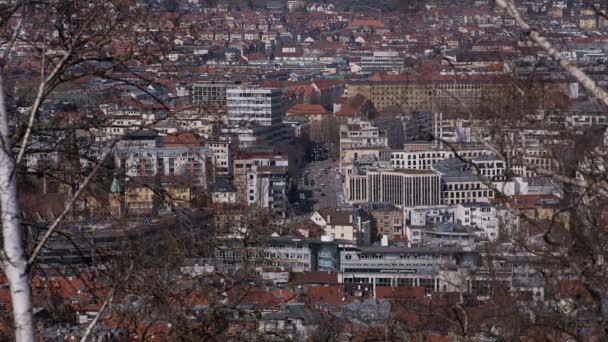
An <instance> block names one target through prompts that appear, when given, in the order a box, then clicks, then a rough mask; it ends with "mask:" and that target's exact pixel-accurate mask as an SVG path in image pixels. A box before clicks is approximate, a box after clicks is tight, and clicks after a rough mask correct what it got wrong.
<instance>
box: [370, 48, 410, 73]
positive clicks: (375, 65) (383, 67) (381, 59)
mask: <svg viewBox="0 0 608 342" xmlns="http://www.w3.org/2000/svg"><path fill="white" fill-rule="evenodd" d="M404 67H405V59H404V58H403V56H400V55H399V52H397V51H374V53H373V55H372V56H363V57H361V68H362V69H363V71H402V70H403V69H404Z"/></svg>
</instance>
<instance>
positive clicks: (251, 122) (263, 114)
mask: <svg viewBox="0 0 608 342" xmlns="http://www.w3.org/2000/svg"><path fill="white" fill-rule="evenodd" d="M226 96H227V98H226V106H227V108H228V124H229V125H230V126H232V127H254V126H266V127H270V126H278V125H280V124H281V122H282V120H283V117H284V116H285V106H284V103H283V95H282V93H281V90H280V89H276V88H263V87H255V86H241V87H238V88H234V89H229V90H227V92H226Z"/></svg>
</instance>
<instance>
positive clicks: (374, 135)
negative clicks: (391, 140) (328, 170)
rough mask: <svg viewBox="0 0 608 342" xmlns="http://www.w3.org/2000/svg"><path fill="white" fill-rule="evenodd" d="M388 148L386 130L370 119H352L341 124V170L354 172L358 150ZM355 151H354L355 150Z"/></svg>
mask: <svg viewBox="0 0 608 342" xmlns="http://www.w3.org/2000/svg"><path fill="white" fill-rule="evenodd" d="M367 148H370V149H372V150H375V149H377V148H381V149H382V148H388V139H387V136H386V132H385V131H383V130H381V129H379V128H377V127H375V126H373V124H372V123H371V122H370V121H364V120H358V119H356V120H352V121H351V122H350V123H349V124H346V125H341V126H340V172H341V173H342V174H346V173H350V172H352V167H353V165H354V162H355V161H356V160H357V158H358V156H359V154H358V150H363V149H367ZM353 151H354V152H353Z"/></svg>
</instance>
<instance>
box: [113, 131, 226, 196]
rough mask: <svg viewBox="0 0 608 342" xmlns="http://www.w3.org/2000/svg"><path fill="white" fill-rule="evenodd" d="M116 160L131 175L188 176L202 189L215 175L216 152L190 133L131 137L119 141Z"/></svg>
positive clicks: (118, 166)
mask: <svg viewBox="0 0 608 342" xmlns="http://www.w3.org/2000/svg"><path fill="white" fill-rule="evenodd" d="M114 159H115V164H116V167H117V168H118V169H123V170H124V172H125V174H126V175H127V176H129V177H137V176H149V177H151V176H157V175H159V176H185V177H189V178H190V179H191V180H192V182H193V183H195V184H196V185H197V186H200V187H203V188H206V187H207V183H208V181H210V180H211V179H212V178H213V172H211V170H212V167H211V165H213V164H214V161H213V154H212V153H211V151H210V150H209V149H208V148H207V147H204V146H202V144H201V143H200V140H199V139H198V138H197V137H196V136H195V135H194V134H191V133H185V134H181V135H177V136H165V137H156V136H154V134H149V135H143V134H140V135H136V136H128V137H126V138H124V139H123V140H122V141H121V142H120V143H119V144H117V147H116V148H115V150H114Z"/></svg>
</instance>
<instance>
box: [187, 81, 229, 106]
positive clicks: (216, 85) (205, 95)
mask: <svg viewBox="0 0 608 342" xmlns="http://www.w3.org/2000/svg"><path fill="white" fill-rule="evenodd" d="M239 85H240V82H238V81H210V82H205V83H195V84H193V85H192V91H191V94H192V103H193V104H195V105H199V106H200V105H202V106H212V105H220V106H225V105H226V91H227V90H228V89H232V88H235V87H238V86H239Z"/></svg>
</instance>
